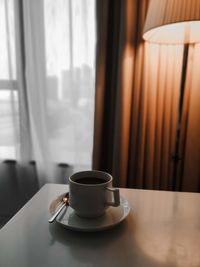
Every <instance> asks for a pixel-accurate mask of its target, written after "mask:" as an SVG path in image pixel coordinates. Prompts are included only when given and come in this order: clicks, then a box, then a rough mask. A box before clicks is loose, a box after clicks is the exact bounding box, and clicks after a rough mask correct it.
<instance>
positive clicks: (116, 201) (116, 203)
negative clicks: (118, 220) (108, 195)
mask: <svg viewBox="0 0 200 267" xmlns="http://www.w3.org/2000/svg"><path fill="white" fill-rule="evenodd" d="M106 190H108V191H110V192H113V194H114V202H107V203H106V204H107V205H108V206H113V207H118V206H119V205H120V197H119V188H112V187H106Z"/></svg>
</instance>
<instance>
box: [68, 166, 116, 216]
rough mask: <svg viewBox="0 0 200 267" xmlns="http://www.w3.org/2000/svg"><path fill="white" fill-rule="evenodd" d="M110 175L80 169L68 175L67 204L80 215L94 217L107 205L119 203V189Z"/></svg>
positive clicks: (100, 213) (102, 212) (102, 211)
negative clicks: (113, 185)
mask: <svg viewBox="0 0 200 267" xmlns="http://www.w3.org/2000/svg"><path fill="white" fill-rule="evenodd" d="M112 180H113V178H112V176H111V175H110V174H108V173H106V172H102V171H82V172H77V173H74V174H73V175H72V176H71V177H69V205H70V206H71V207H72V208H73V209H74V211H75V213H76V214H77V215H79V216H80V217H85V218H95V217H98V216H101V215H103V214H104V212H105V210H106V209H107V208H108V207H109V206H114V207H117V206H119V205H120V197H119V189H118V188H113V187H112Z"/></svg>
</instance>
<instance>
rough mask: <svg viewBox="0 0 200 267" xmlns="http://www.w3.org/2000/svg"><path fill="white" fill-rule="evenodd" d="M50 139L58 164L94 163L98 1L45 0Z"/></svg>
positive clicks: (53, 154)
mask: <svg viewBox="0 0 200 267" xmlns="http://www.w3.org/2000/svg"><path fill="white" fill-rule="evenodd" d="M44 3H45V5H44V7H45V44H46V47H45V50H46V71H47V88H48V91H47V107H48V108H47V110H48V127H49V129H48V130H49V141H50V146H51V151H52V157H53V158H54V160H55V161H59V162H61V161H63V162H68V163H71V164H75V165H77V164H80V165H87V166H90V165H91V156H92V144H93V118H94V81H95V67H94V66H95V42H96V35H95V15H94V14H95V0H84V1H82V0H73V1H72V0H45V1H44Z"/></svg>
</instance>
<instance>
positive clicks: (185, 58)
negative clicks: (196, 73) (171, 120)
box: [171, 43, 189, 190]
mask: <svg viewBox="0 0 200 267" xmlns="http://www.w3.org/2000/svg"><path fill="white" fill-rule="evenodd" d="M188 52H189V44H188V43H187V44H184V49H183V64H182V73H181V84H180V95H179V104H178V117H177V124H176V135H175V144H174V152H173V155H172V160H173V165H172V177H171V181H172V189H173V190H176V186H177V180H178V179H177V178H178V177H177V173H178V163H179V161H180V160H181V159H182V157H181V155H179V146H180V133H181V120H182V114H183V102H184V92H185V82H186V72H187V63H188Z"/></svg>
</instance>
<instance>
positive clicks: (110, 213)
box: [56, 196, 130, 232]
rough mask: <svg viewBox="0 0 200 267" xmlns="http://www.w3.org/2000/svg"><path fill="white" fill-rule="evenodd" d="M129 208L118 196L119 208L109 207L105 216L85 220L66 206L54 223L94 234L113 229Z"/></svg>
mask: <svg viewBox="0 0 200 267" xmlns="http://www.w3.org/2000/svg"><path fill="white" fill-rule="evenodd" d="M129 212H130V206H129V203H128V201H127V200H126V199H125V198H124V197H123V196H120V206H119V207H109V208H108V209H107V210H106V212H105V214H104V215H102V216H100V217H98V218H94V219H86V218H81V217H79V216H77V215H76V214H75V212H74V210H73V209H72V208H71V207H69V206H66V208H65V209H64V210H63V211H62V212H61V213H60V214H59V216H58V217H57V219H56V221H57V223H59V224H60V225H62V226H64V227H66V228H68V229H71V230H75V231H83V232H96V231H103V230H106V229H109V228H111V227H114V226H115V225H117V224H119V223H120V222H122V221H123V220H124V219H125V218H126V217H127V216H128V214H129Z"/></svg>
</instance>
